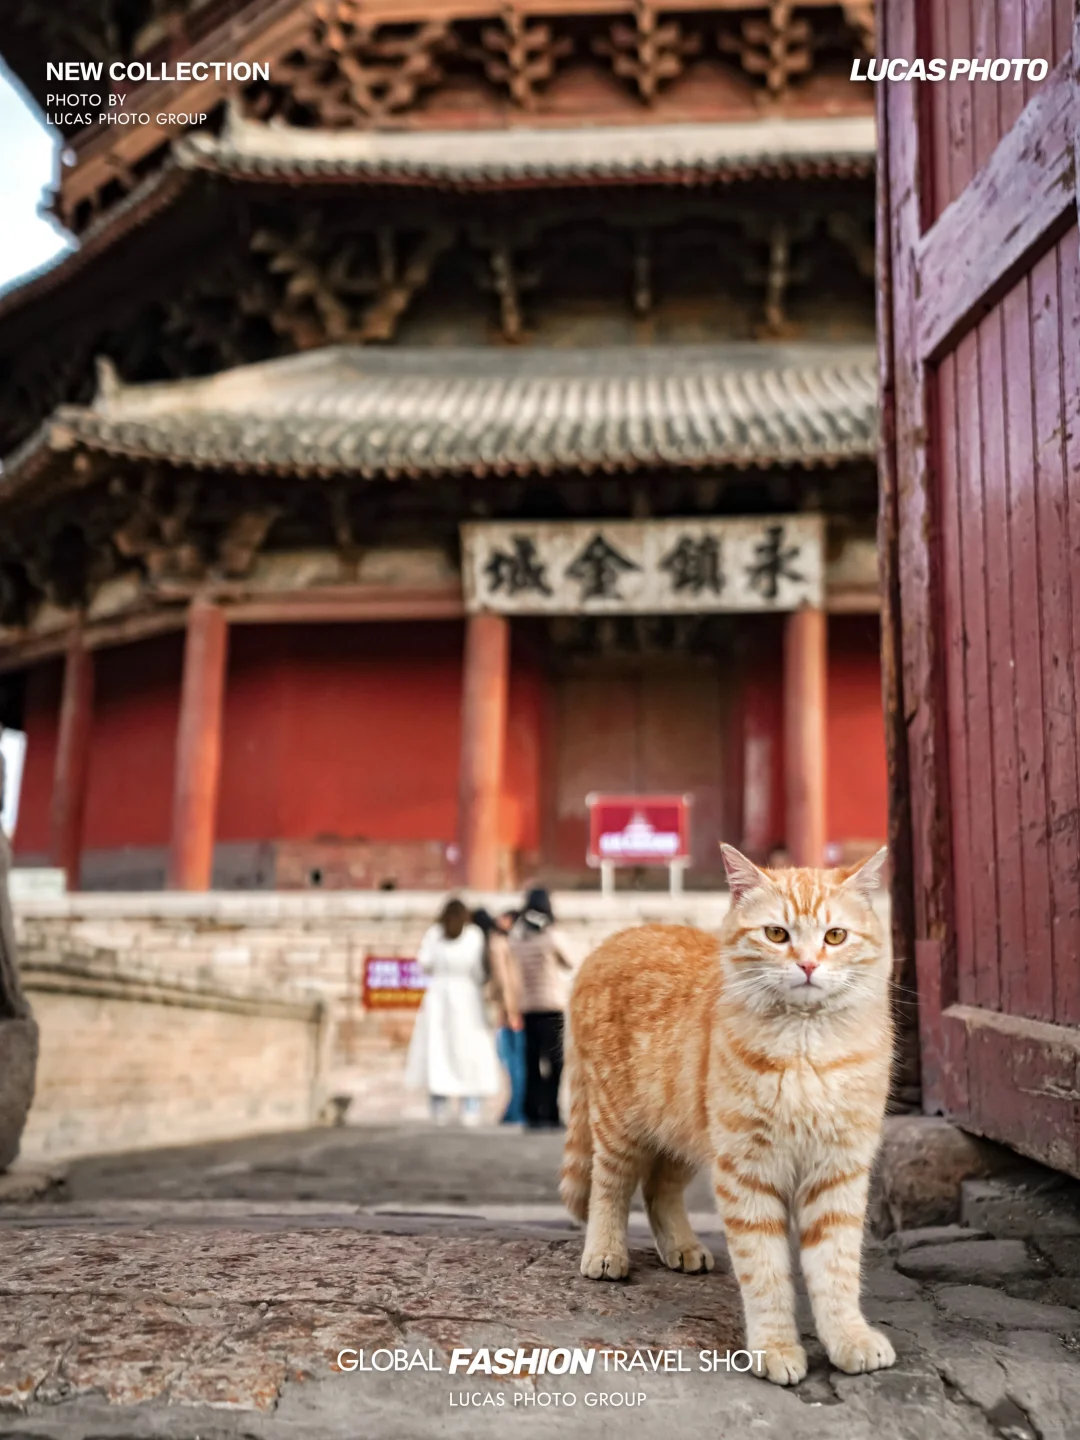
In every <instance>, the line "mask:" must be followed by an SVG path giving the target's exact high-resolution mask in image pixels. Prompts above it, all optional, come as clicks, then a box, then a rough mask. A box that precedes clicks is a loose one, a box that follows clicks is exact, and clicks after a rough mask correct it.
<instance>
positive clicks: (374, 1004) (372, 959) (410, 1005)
mask: <svg viewBox="0 0 1080 1440" xmlns="http://www.w3.org/2000/svg"><path fill="white" fill-rule="evenodd" d="M426 985H427V976H426V975H425V974H424V972H423V970H421V968H420V964H419V962H418V961H416V960H404V959H400V958H397V957H395V958H383V957H382V956H378V955H369V956H368V957H367V959H366V960H365V961H364V994H363V1004H364V1009H365V1010H416V1009H418V1008H419V1005H420V1002H421V1000H423V998H424V988H425V986H426Z"/></svg>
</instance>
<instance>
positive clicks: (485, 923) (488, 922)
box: [472, 909, 496, 935]
mask: <svg viewBox="0 0 1080 1440" xmlns="http://www.w3.org/2000/svg"><path fill="white" fill-rule="evenodd" d="M472 923H473V924H474V925H478V926H479V927H480V929H481V930H482V931H483V932H484V934H485V935H490V934H491V932H492V931H493V930H494V929H495V928H496V925H495V918H494V916H493V915H491V914H489V912H488V911H487V910H483V909H481V910H474V911H473V912H472Z"/></svg>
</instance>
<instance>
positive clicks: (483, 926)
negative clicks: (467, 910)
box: [472, 909, 499, 985]
mask: <svg viewBox="0 0 1080 1440" xmlns="http://www.w3.org/2000/svg"><path fill="white" fill-rule="evenodd" d="M472 923H473V924H474V925H475V926H476V927H477V929H478V930H480V932H481V933H482V934H483V937H484V958H483V961H482V964H483V970H484V984H485V985H486V984H487V982H488V981H489V980H490V979H491V937H492V935H498V933H499V927H498V925H497V924H496V923H495V917H494V916H493V915H492V914H491V913H490V912H489V911H487V910H484V909H480V910H474V911H473V913H472Z"/></svg>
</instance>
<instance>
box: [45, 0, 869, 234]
mask: <svg viewBox="0 0 1080 1440" xmlns="http://www.w3.org/2000/svg"><path fill="white" fill-rule="evenodd" d="M798 10H799V14H798V15H797V16H796V15H795V14H794V12H793V7H792V6H791V5H790V4H788V3H786V0H785V3H779V0H756V3H755V0H750V3H749V4H747V3H745V0H744V3H741V4H739V5H732V4H730V3H720V4H715V3H714V4H706V3H702V0H691V3H689V4H686V5H680V6H678V7H677V9H676V8H672V7H669V6H666V5H655V4H653V3H652V0H621V3H620V0H588V3H579V0H548V3H545V4H542V5H534V4H531V3H529V4H518V5H515V6H512V7H510V8H506V7H501V8H500V7H499V6H498V5H495V4H493V3H492V0H480V3H467V0H455V3H447V0H434V3H432V4H428V5H423V6H421V5H415V6H414V5H404V6H403V5H399V4H397V3H396V0H385V3H382V4H371V3H364V4H363V5H361V4H359V3H358V0H337V3H336V4H335V5H333V6H329V7H324V9H323V10H322V11H320V12H309V10H308V9H307V7H305V6H301V5H297V4H291V5H290V4H276V5H275V4H270V5H266V4H255V5H251V6H249V7H247V9H246V10H244V11H242V12H241V13H240V14H239V15H236V16H233V17H232V18H231V19H230V20H229V21H228V22H227V23H226V24H225V25H223V26H222V27H221V29H220V30H219V31H217V32H213V33H211V34H209V35H205V36H202V37H200V39H199V40H198V41H197V42H196V43H195V44H192V45H191V46H189V47H188V48H187V49H181V50H180V51H178V52H175V53H173V54H172V55H171V59H172V60H173V61H176V60H177V59H179V58H182V59H183V60H184V61H185V62H192V63H197V62H198V61H200V60H214V59H216V60H220V59H221V57H222V56H223V55H227V56H228V57H229V58H230V59H231V60H232V61H234V62H236V61H247V62H249V63H251V62H256V61H261V62H269V63H270V64H271V66H272V71H271V80H270V82H269V84H268V85H266V84H265V83H264V82H258V83H256V84H253V85H248V86H242V85H241V84H239V83H238V82H234V83H230V84H226V83H224V82H220V81H216V80H211V79H206V80H201V81H188V82H155V81H150V82H146V83H143V84H139V83H134V82H133V83H132V84H131V85H130V86H129V88H128V90H127V91H126V95H127V99H126V102H125V107H126V108H127V109H129V110H133V111H137V112H140V113H145V114H148V115H149V116H150V121H149V123H147V124H143V125H137V126H134V125H133V126H125V127H120V128H119V129H117V128H116V127H113V126H101V127H96V126H95V127H88V128H87V129H86V130H85V131H83V132H80V133H79V134H77V135H76V136H75V137H74V140H73V149H74V151H75V154H76V158H77V163H76V164H75V165H74V166H73V167H71V168H69V169H67V170H65V172H64V173H63V175H62V176H61V191H60V195H59V198H58V214H59V215H60V216H61V218H62V219H63V220H64V222H65V223H66V224H69V225H72V226H74V227H75V228H77V229H82V228H84V227H85V225H86V223H87V222H88V221H89V220H90V219H91V218H93V215H94V214H95V213H96V212H98V211H100V210H101V209H102V208H107V206H108V204H109V203H111V199H110V198H109V197H112V199H115V197H116V195H117V194H118V193H123V192H124V191H127V190H130V189H132V188H133V187H134V186H135V184H136V183H137V182H138V180H139V179H140V178H141V177H142V176H143V175H144V173H145V170H146V167H147V166H148V165H153V163H154V160H153V154H154V152H155V151H156V150H160V149H162V147H167V144H168V142H169V141H171V140H173V139H174V138H175V137H176V135H177V133H178V131H177V127H176V125H175V124H159V123H158V122H157V119H156V116H157V115H159V114H166V113H169V112H172V113H174V114H183V115H196V116H213V115H215V114H216V113H217V112H218V111H219V110H220V108H221V107H222V105H223V104H224V103H225V102H226V101H227V100H231V101H233V102H234V103H242V104H244V105H246V106H247V107H248V108H249V110H250V111H251V112H252V113H254V114H256V115H260V116H261V117H262V118H271V117H274V118H277V119H279V120H280V119H285V120H290V119H293V118H295V117H294V116H293V113H292V112H293V111H297V110H298V112H299V113H300V114H301V119H302V123H304V124H310V123H314V124H316V125H322V126H328V127H330V128H335V127H337V126H341V125H345V126H346V127H347V128H357V127H359V128H376V129H377V128H380V127H383V128H385V127H390V128H395V129H400V128H402V127H404V128H406V129H409V128H414V127H417V128H420V129H425V128H439V127H440V126H443V127H445V126H447V125H448V126H449V128H451V129H457V128H462V127H464V128H469V127H475V126H479V127H481V128H485V127H487V128H499V127H500V126H504V125H515V124H522V125H528V126H536V125H545V124H555V125H565V124H567V123H575V122H576V123H578V124H590V125H591V124H610V123H618V121H619V119H620V118H623V119H626V118H628V117H632V116H633V115H634V114H635V113H636V114H637V115H638V116H639V117H640V116H641V115H643V114H651V115H653V116H654V117H655V118H658V119H662V120H668V121H671V120H692V119H695V118H697V119H707V120H723V119H732V118H737V117H738V115H739V114H741V115H742V117H743V118H750V117H752V116H753V115H754V114H760V113H783V112H785V111H790V112H791V113H793V114H796V113H805V114H807V115H815V114H816V115H823V114H838V113H850V114H870V113H871V111H872V103H871V99H870V97H868V96H867V95H866V94H865V89H866V87H861V86H855V85H851V84H850V83H849V82H847V80H846V78H844V77H845V76H846V71H844V76H841V74H840V71H843V70H844V67H843V66H840V67H839V69H838V71H837V74H836V76H835V77H834V78H835V83H832V79H830V83H829V85H827V86H826V87H825V89H824V90H822V91H821V92H820V93H816V92H815V91H814V89H813V85H811V86H810V89H809V90H808V89H807V87H806V83H805V82H806V77H807V75H808V74H810V75H811V78H812V80H814V81H815V82H816V77H817V71H816V68H815V67H816V66H817V64H818V60H817V52H818V51H819V49H822V48H824V49H825V50H827V51H828V50H830V49H836V46H837V41H836V39H835V37H830V38H828V39H825V38H824V37H819V36H816V35H814V34H813V33H812V31H813V26H814V25H815V24H817V20H816V19H815V18H814V17H816V16H817V15H822V16H824V15H826V14H827V13H829V12H835V13H836V14H838V15H840V16H841V17H842V20H841V24H842V25H843V26H846V37H847V38H846V39H845V41H844V42H843V46H842V47H841V48H844V47H846V50H849V51H850V52H851V54H853V55H854V54H860V53H866V51H867V49H869V50H870V52H871V53H872V49H873V46H872V28H873V12H872V5H871V4H870V3H869V0H843V3H842V4H840V5H837V4H835V3H833V4H828V3H824V0H809V3H808V4H803V5H800V6H799V7H798ZM736 11H740V12H751V13H750V15H749V18H746V19H742V18H738V17H736V16H735V15H734V12H736ZM710 12H713V14H714V16H715V20H713V19H711V18H709V19H706V17H708V16H709V14H710ZM754 12H760V14H757V13H754ZM696 17H701V19H700V20H698V19H696ZM727 17H732V18H730V19H729V18H727ZM585 19H591V20H592V21H594V22H596V23H597V24H598V25H599V26H600V27H601V29H602V31H603V33H602V34H598V35H596V36H593V37H591V38H587V40H586V41H583V42H582V43H583V45H584V49H583V51H582V53H581V55H580V56H579V57H578V61H579V62H580V61H581V60H586V59H587V60H588V63H589V64H590V65H592V66H594V67H596V66H598V65H599V66H606V68H607V71H608V80H607V81H606V82H605V83H603V84H600V85H599V88H597V87H596V86H595V85H594V87H593V92H590V93H592V99H588V98H587V94H582V95H581V96H579V97H578V98H577V99H576V100H570V99H569V97H568V98H567V101H566V102H565V104H566V105H569V107H570V108H569V109H566V108H565V105H564V104H562V103H560V104H553V105H550V106H549V105H548V104H547V103H546V100H545V98H544V97H545V95H546V92H547V90H548V88H549V86H550V84H551V83H552V81H553V77H556V76H557V72H560V71H561V69H562V68H563V67H564V65H568V64H569V59H568V57H569V54H570V51H569V50H568V48H567V47H568V46H569V47H570V48H571V49H573V48H574V45H576V43H577V42H576V41H573V40H572V36H569V35H568V36H564V35H562V34H561V33H560V32H559V26H560V25H570V26H571V27H573V26H575V25H579V24H580V23H581V22H582V21H583V20H585ZM687 22H689V23H691V24H697V25H698V27H699V29H701V27H702V26H704V30H702V31H701V33H700V34H699V33H697V31H695V33H694V34H692V35H689V34H688V35H686V36H683V34H682V31H681V29H680V27H681V26H682V25H685V24H686V23H687ZM387 25H389V26H392V27H393V30H392V32H391V31H386V37H387V38H383V32H382V30H381V28H380V27H384V26H387ZM463 25H464V26H465V27H469V26H473V27H474V32H475V33H474V32H469V35H463V34H460V33H458V32H457V31H456V30H455V29H454V27H455V26H458V27H460V26H463ZM477 26H479V27H480V28H479V30H476V29H475V27H477ZM409 27H412V29H411V33H410V34H407V35H405V36H404V38H403V37H402V34H401V32H402V29H405V30H408V29H409ZM320 29H321V30H325V31H326V32H327V33H326V35H325V36H324V35H321V33H320ZM714 32H715V33H714ZM470 35H472V36H473V38H471V39H470V38H469V36H470ZM476 37H478V38H476ZM350 47H351V48H350ZM346 52H348V53H347V54H346ZM353 52H355V53H353ZM576 53H577V52H576V51H575V54H576ZM342 55H345V58H346V59H347V60H348V63H347V64H343V65H342V67H341V69H340V73H339V74H338V75H337V79H336V80H334V79H332V78H328V75H329V73H330V72H333V71H335V69H336V67H337V64H338V60H339V59H341V58H342ZM703 57H707V59H708V63H709V64H710V65H714V66H716V65H720V64H728V65H730V66H731V67H733V72H734V73H737V74H740V75H741V76H742V77H743V80H744V81H745V86H744V89H745V94H744V95H743V96H742V98H741V99H740V100H739V101H738V102H737V103H735V104H734V108H732V103H731V101H730V100H729V101H728V102H726V103H727V105H728V108H727V110H725V108H724V106H725V102H723V101H722V98H721V100H720V102H719V103H718V95H719V92H718V90H717V88H716V86H715V85H707V84H706V85H703V84H698V85H697V86H696V89H694V91H693V95H692V96H691V95H689V94H688V97H687V99H686V100H685V102H684V101H681V100H679V99H678V98H677V91H678V84H677V82H678V80H679V77H680V76H681V75H682V73H683V71H684V70H686V68H687V66H688V65H690V64H693V63H703ZM448 59H449V60H452V61H453V62H454V63H457V64H459V65H460V64H465V63H466V61H467V62H468V64H469V65H471V66H472V69H473V71H474V72H475V83H473V88H472V90H470V88H469V84H468V83H466V84H465V85H464V88H462V85H461V81H460V77H458V76H456V75H450V74H449V72H448V71H447V69H446V67H445V65H444V61H445V60H448ZM571 68H572V67H571ZM450 70H451V71H452V70H453V64H452V65H451V66H450ZM722 73H723V72H722V71H721V74H722ZM611 79H614V80H615V82H616V84H615V86H614V87H612V85H611V83H610V81H611ZM470 83H472V82H470ZM454 84H457V85H458V89H459V90H460V91H461V94H460V100H459V101H455V102H454V103H449V102H448V103H447V104H446V105H444V106H443V108H442V109H440V108H439V106H437V105H436V106H434V107H433V106H432V105H431V104H430V103H429V100H430V96H431V94H432V93H437V94H441V93H442V88H444V87H447V86H449V88H450V90H451V91H453V86H454ZM260 85H261V86H262V88H260ZM477 85H480V86H481V88H480V89H479V90H478V89H477V88H476V87H477ZM483 87H486V92H485V91H484V89H483ZM720 88H721V90H722V89H723V87H722V86H721V87H720ZM586 91H588V87H586ZM453 93H455V94H456V93H457V92H456V91H454V92H453ZM485 96H486V98H485ZM620 96H621V97H622V98H621V100H620ZM290 97H291V98H290ZM762 103H764V106H765V109H764V111H763V110H762ZM282 105H284V106H285V109H284V111H282V109H281V107H282ZM628 105H629V109H627V106H628ZM268 107H269V108H268ZM311 117H314V119H312V118H311Z"/></svg>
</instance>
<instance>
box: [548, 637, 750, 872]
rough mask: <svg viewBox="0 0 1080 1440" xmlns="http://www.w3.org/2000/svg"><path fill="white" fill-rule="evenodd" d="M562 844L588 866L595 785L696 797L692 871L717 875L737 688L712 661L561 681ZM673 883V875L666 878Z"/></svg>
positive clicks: (560, 850) (621, 669)
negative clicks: (732, 695)
mask: <svg viewBox="0 0 1080 1440" xmlns="http://www.w3.org/2000/svg"><path fill="white" fill-rule="evenodd" d="M556 715H557V719H556V724H557V754H556V773H555V794H554V800H555V812H556V824H555V848H554V855H549V856H548V857H547V858H548V859H549V860H554V862H555V864H556V865H557V866H558V867H559V868H560V869H562V870H568V871H574V870H583V869H584V868H585V852H586V849H587V841H588V811H587V808H586V804H585V798H586V796H587V795H588V794H589V793H590V792H591V791H608V792H611V793H615V794H617V793H619V792H622V793H627V794H642V793H650V792H651V793H655V794H675V793H681V794H689V795H692V796H693V809H692V811H691V826H690V834H691V845H692V860H691V864H692V869H693V872H694V876H695V878H696V879H698V880H700V879H701V878H702V877H703V876H707V875H714V876H717V877H718V876H719V872H720V868H721V861H720V841H721V840H722V839H723V838H724V835H725V821H727V822H728V824H729V831H728V833H730V821H731V818H732V817H731V816H730V815H729V814H727V813H726V810H727V809H728V808H730V807H729V804H726V802H729V799H730V792H731V788H732V787H731V783H730V781H731V779H732V777H731V775H730V773H729V768H728V767H727V766H725V758H726V756H727V754H728V753H729V751H730V748H731V747H730V746H729V745H728V744H727V743H726V736H727V731H728V727H729V724H730V692H729V689H728V686H727V685H726V683H725V678H724V674H723V671H722V670H721V668H720V667H719V666H717V665H716V664H713V663H711V662H709V661H707V660H704V659H699V660H697V661H694V660H685V661H680V660H671V661H667V660H662V661H658V662H653V661H640V662H638V663H627V664H624V665H620V664H618V663H614V662H611V663H607V662H604V661H602V660H597V661H594V662H592V663H591V664H590V665H589V667H588V669H582V670H572V671H570V672H568V673H567V674H564V675H562V676H560V678H559V680H558V682H557V707H556ZM663 879H664V881H665V883H666V873H665V875H664V877H663Z"/></svg>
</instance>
